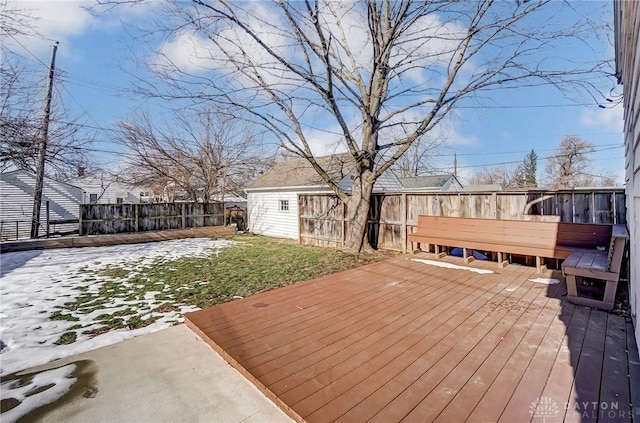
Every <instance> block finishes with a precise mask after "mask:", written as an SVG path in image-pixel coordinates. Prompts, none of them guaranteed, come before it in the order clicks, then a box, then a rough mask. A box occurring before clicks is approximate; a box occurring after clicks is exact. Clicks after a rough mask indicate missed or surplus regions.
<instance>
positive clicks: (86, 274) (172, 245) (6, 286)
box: [0, 239, 234, 417]
mask: <svg viewBox="0 0 640 423" xmlns="http://www.w3.org/2000/svg"><path fill="white" fill-rule="evenodd" d="M232 244H234V241H229V240H211V239H183V240H176V241H162V242H154V243H146V244H129V245H118V246H109V247H87V248H70V249H55V250H42V251H25V252H18V253H5V254H2V256H0V260H1V265H0V272H1V273H0V275H1V277H0V304H1V309H0V375H2V376H6V375H8V374H11V373H14V372H16V371H20V370H24V369H27V368H29V367H33V366H37V365H40V364H45V363H48V362H50V361H52V360H55V359H58V358H62V357H67V356H70V355H73V354H77V353H81V352H85V351H89V350H92V349H95V348H99V347H102V346H105V345H110V344H114V343H116V342H120V341H123V340H125V339H128V338H132V337H134V336H138V335H142V334H145V333H150V332H155V331H158V330H161V329H164V328H167V327H169V326H171V325H172V324H175V323H176V322H178V321H182V313H185V312H188V311H194V310H197V308H195V307H192V306H190V305H189V304H178V305H177V307H176V308H175V309H173V310H171V311H169V312H164V313H163V312H159V311H157V310H156V311H154V308H156V307H158V306H159V305H161V304H163V303H166V302H167V300H166V298H165V299H164V300H159V299H158V300H156V298H155V297H156V295H158V294H161V293H162V289H160V290H158V291H156V292H147V293H146V294H145V296H144V299H143V300H140V299H136V300H135V301H128V300H127V299H126V298H123V297H122V296H118V295H115V296H114V298H112V299H111V300H110V301H109V302H108V303H103V304H99V305H98V307H97V308H95V310H92V311H91V312H86V310H78V311H77V312H75V313H74V312H73V311H71V312H68V311H66V310H65V314H66V315H68V316H70V318H71V320H73V321H70V320H51V316H52V314H53V313H54V312H56V311H58V312H59V313H60V310H62V309H61V307H62V306H64V304H65V303H69V302H72V301H73V300H74V299H76V298H79V297H80V296H82V295H86V294H87V293H92V292H97V290H98V289H99V287H100V286H101V285H102V284H104V283H105V281H106V280H108V279H109V278H107V277H103V276H96V275H95V274H94V273H95V272H96V271H100V270H101V269H105V268H107V266H108V265H112V266H113V265H117V266H118V267H123V268H125V269H127V270H129V271H131V272H132V273H135V271H136V270H137V269H140V268H142V267H144V266H148V265H150V264H152V263H157V262H158V260H163V261H166V260H173V259H177V258H180V257H185V256H189V257H206V256H209V255H210V254H211V253H212V252H215V251H216V250H217V249H219V248H222V247H226V246H229V245H232ZM112 280H113V279H112ZM118 282H119V283H121V284H124V285H125V286H126V284H127V281H126V278H124V279H121V280H119V281H118ZM187 282H189V283H191V282H194V281H185V283H187ZM125 292H126V290H125ZM166 296H167V295H166V293H165V295H164V296H163V297H166ZM118 310H126V311H127V313H131V314H127V315H126V316H123V317H126V318H130V317H131V316H138V317H140V318H142V319H147V318H150V317H154V318H157V320H156V321H155V322H153V323H151V324H149V325H148V326H145V327H142V328H139V329H133V330H130V329H126V328H125V329H115V330H112V331H109V332H106V333H102V334H99V335H96V332H95V331H94V333H92V334H87V333H83V332H90V331H91V330H92V329H99V328H101V327H104V322H101V321H100V319H98V317H99V316H100V315H103V316H104V314H105V313H108V314H113V313H114V312H117V311H118ZM132 312H133V313H132ZM134 313H135V314H134ZM80 326H81V329H79V330H74V328H77V327H80ZM69 332H75V336H76V340H75V342H72V343H69V344H66V345H58V344H57V342H59V340H60V338H61V336H62V335H63V334H65V333H69ZM3 385H4V384H3ZM3 388H5V387H4V386H3ZM3 390H4V389H3ZM3 397H4V395H3ZM3 417H4V416H3Z"/></svg>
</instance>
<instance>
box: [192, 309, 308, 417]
mask: <svg viewBox="0 0 640 423" xmlns="http://www.w3.org/2000/svg"><path fill="white" fill-rule="evenodd" d="M184 323H185V325H186V326H187V327H188V328H189V329H190V330H191V331H192V332H193V333H195V334H196V335H197V336H198V337H199V338H200V339H202V340H203V341H204V342H205V343H207V344H208V345H209V346H210V347H211V348H212V349H213V350H214V351H215V352H217V353H218V354H219V355H220V356H221V357H222V358H223V359H224V360H225V361H226V362H227V363H229V364H230V365H231V367H233V368H234V369H236V370H237V371H238V372H239V373H240V374H241V375H242V376H244V377H245V378H246V379H247V380H248V381H249V382H251V384H253V386H255V387H256V388H258V390H259V391H260V392H262V394H263V395H264V396H266V397H267V398H268V399H269V400H271V402H273V403H274V404H275V405H276V407H278V408H279V409H280V410H282V411H283V412H284V413H285V414H286V415H287V416H289V417H291V418H292V419H293V420H294V421H296V422H298V423H304V422H305V420H304V419H303V418H302V417H301V416H300V415H299V414H298V413H296V412H295V411H294V410H293V409H292V408H291V407H289V406H288V405H287V404H285V403H284V401H282V400H281V399H280V398H279V397H278V396H277V395H276V394H275V393H273V392H272V391H271V390H270V389H269V388H267V387H266V386H265V385H264V384H263V383H262V382H260V381H259V380H258V379H257V378H256V377H255V376H253V375H252V374H251V373H250V372H249V371H248V370H247V369H245V368H244V367H243V366H242V365H241V364H240V363H238V362H237V361H236V360H235V359H234V358H233V357H232V356H231V355H229V354H228V353H227V352H226V351H225V350H224V349H223V348H222V347H220V346H219V345H218V344H216V343H215V341H214V340H213V339H211V338H210V337H208V336H207V335H206V334H205V333H204V332H203V331H202V330H200V328H198V326H197V325H196V324H195V323H193V322H192V321H191V320H190V319H189V317H188V315H185V318H184Z"/></svg>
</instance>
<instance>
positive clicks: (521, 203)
mask: <svg viewBox="0 0 640 423" xmlns="http://www.w3.org/2000/svg"><path fill="white" fill-rule="evenodd" d="M298 202H299V210H300V215H299V228H300V229H299V241H300V243H301V244H303V245H318V246H326V247H341V246H342V245H344V240H345V234H346V233H347V225H348V222H347V220H346V218H345V217H346V215H347V213H346V212H347V210H346V205H345V204H343V203H342V202H340V200H339V199H338V198H337V197H336V196H333V195H300V196H299V197H298ZM421 214H422V215H429V216H452V217H475V218H485V219H504V220H547V221H560V222H573V223H604V224H614V223H626V208H625V195H624V190H623V189H621V188H620V189H600V190H597V189H594V190H573V191H528V192H493V193H456V192H452V193H415V194H414V193H407V194H391V195H374V197H373V199H372V202H371V206H370V209H369V242H370V243H371V244H372V245H374V246H376V247H377V248H380V249H385V250H395V251H403V252H406V251H407V241H406V234H407V230H409V231H413V230H414V228H415V226H416V225H417V221H418V216H419V215H421Z"/></svg>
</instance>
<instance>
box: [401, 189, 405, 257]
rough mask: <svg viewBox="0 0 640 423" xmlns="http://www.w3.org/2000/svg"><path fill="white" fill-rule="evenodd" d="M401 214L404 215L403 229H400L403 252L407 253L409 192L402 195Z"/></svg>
mask: <svg viewBox="0 0 640 423" xmlns="http://www.w3.org/2000/svg"><path fill="white" fill-rule="evenodd" d="M400 216H402V221H401V222H402V229H401V230H400V240H401V241H402V254H407V194H402V195H401V197H400Z"/></svg>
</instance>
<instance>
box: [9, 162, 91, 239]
mask: <svg viewBox="0 0 640 423" xmlns="http://www.w3.org/2000/svg"><path fill="white" fill-rule="evenodd" d="M35 185H36V176H35V174H33V173H31V172H29V171H26V170H16V171H13V172H7V173H3V174H0V239H2V240H6V239H17V238H29V236H30V235H31V218H32V216H33V196H34V192H35ZM47 201H48V202H49V218H50V219H51V220H75V219H78V215H79V213H80V204H81V203H82V190H81V189H80V188H78V187H76V186H73V185H69V184H66V183H64V182H59V181H54V180H53V179H49V178H44V185H43V188H42V207H41V210H40V234H41V235H42V234H44V233H45V231H46V227H45V225H46V219H47V217H46V216H47V215H46V213H47V208H46V204H47ZM53 229H55V230H56V231H62V232H67V231H73V230H77V229H78V224H77V223H76V224H65V225H56V227H55V228H53Z"/></svg>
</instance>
